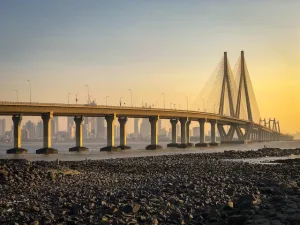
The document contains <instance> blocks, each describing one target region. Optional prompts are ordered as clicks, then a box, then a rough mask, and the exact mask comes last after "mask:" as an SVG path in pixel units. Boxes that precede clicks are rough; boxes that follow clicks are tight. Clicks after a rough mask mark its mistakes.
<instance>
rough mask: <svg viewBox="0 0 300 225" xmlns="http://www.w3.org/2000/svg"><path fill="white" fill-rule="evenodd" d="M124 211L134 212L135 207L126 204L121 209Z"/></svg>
mask: <svg viewBox="0 0 300 225" xmlns="http://www.w3.org/2000/svg"><path fill="white" fill-rule="evenodd" d="M120 210H121V211H122V212H124V213H132V212H133V211H132V210H133V208H132V206H131V205H125V206H124V207H122V208H121V209H120Z"/></svg>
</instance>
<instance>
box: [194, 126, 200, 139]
mask: <svg viewBox="0 0 300 225" xmlns="http://www.w3.org/2000/svg"><path fill="white" fill-rule="evenodd" d="M193 136H194V137H195V136H196V137H200V127H193Z"/></svg>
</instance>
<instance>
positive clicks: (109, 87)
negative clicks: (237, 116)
mask: <svg viewBox="0 0 300 225" xmlns="http://www.w3.org/2000/svg"><path fill="white" fill-rule="evenodd" d="M299 8H300V1H298V0H294V1H293V0H287V1H283V0H280V1H279V0H269V1H266V0H259V1H258V0H253V1H246V0H245V1H244V0H239V1H230V0H226V1H224V0H222V1H218V0H213V1H198V0H197V1H196V0H195V1H192V0H186V1H181V0H172V1H167V0H152V1H140V0H130V1H128V0H127V1H125V0H115V1H108V0H107V1H105V0H103V1H91V0H88V1H81V0H65V1H58V0H52V1H40V0H36V1H33V0H27V1H15V0H1V1H0V30H1V32H0V52H1V54H0V79H1V82H0V101H16V99H17V96H16V91H15V90H18V93H19V99H18V100H19V101H29V82H27V80H30V81H31V85H32V101H34V102H57V103H67V102H68V93H71V94H70V99H69V101H70V103H75V96H76V94H77V96H78V99H79V101H78V103H85V102H86V100H87V87H86V86H85V85H88V86H89V92H90V95H91V96H92V100H94V99H95V100H96V101H97V103H98V104H105V100H106V96H109V98H108V104H110V105H117V104H119V99H120V97H123V98H122V101H123V102H125V104H126V105H130V104H131V102H130V92H129V91H128V89H131V90H132V96H133V105H134V106H141V105H142V102H143V103H147V104H151V105H152V104H154V105H156V106H158V107H163V98H162V94H161V93H162V92H163V93H164V94H165V102H166V106H169V105H170V103H171V102H172V103H173V104H174V103H175V104H176V105H177V107H181V108H184V106H185V105H186V97H185V96H187V97H188V100H189V102H190V104H191V105H192V103H194V101H195V99H196V98H197V96H198V94H199V93H200V91H201V90H202V88H203V87H204V85H205V83H206V81H207V80H208V79H209V77H210V76H211V74H212V72H213V70H214V69H215V67H216V66H217V64H218V63H219V61H220V59H221V58H222V56H223V52H224V51H227V52H228V58H229V62H230V65H231V67H234V65H235V63H236V61H237V59H238V57H239V54H240V51H241V50H244V51H245V57H246V61H247V66H248V71H249V73H250V77H251V79H252V84H253V88H254V92H255V94H256V99H257V102H258V105H259V108H260V114H261V117H263V118H264V117H266V118H269V117H271V118H273V117H275V118H276V119H278V120H279V121H280V124H281V130H282V131H283V132H288V133H294V132H296V131H299V130H300V116H299V115H300V89H299V85H300V14H299ZM199 104H200V103H199ZM35 119H36V118H35Z"/></svg>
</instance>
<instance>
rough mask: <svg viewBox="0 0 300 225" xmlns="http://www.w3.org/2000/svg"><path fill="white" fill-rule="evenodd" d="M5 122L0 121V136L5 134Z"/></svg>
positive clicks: (3, 120)
mask: <svg viewBox="0 0 300 225" xmlns="http://www.w3.org/2000/svg"><path fill="white" fill-rule="evenodd" d="M5 128H6V120H5V119H0V136H2V135H4V134H5Z"/></svg>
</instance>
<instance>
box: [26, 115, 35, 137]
mask: <svg viewBox="0 0 300 225" xmlns="http://www.w3.org/2000/svg"><path fill="white" fill-rule="evenodd" d="M24 129H27V130H28V138H29V139H35V138H36V133H35V124H34V123H33V122H32V121H31V120H29V121H27V122H26V124H25V126H24Z"/></svg>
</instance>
